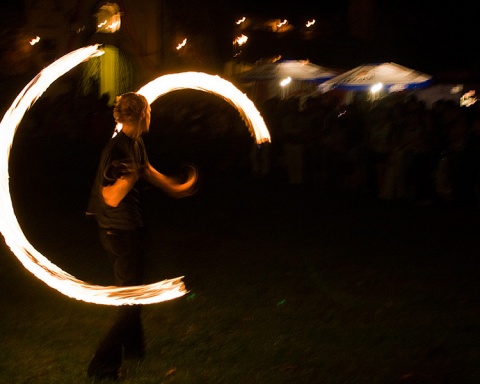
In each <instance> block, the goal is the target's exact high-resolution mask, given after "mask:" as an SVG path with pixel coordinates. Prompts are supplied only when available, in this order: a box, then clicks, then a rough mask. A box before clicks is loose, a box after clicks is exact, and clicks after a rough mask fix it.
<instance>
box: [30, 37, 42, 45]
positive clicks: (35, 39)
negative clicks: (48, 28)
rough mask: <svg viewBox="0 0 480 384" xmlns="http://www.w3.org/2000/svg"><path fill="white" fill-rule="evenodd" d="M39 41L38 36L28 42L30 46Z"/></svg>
mask: <svg viewBox="0 0 480 384" xmlns="http://www.w3.org/2000/svg"><path fill="white" fill-rule="evenodd" d="M39 41H40V36H37V37H35V38H34V39H31V40H30V41H29V43H30V45H35V44H37V43H38V42H39Z"/></svg>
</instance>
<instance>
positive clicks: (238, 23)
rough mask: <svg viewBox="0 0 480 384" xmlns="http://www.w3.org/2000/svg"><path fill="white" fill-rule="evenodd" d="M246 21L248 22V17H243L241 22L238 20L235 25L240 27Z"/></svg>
mask: <svg viewBox="0 0 480 384" xmlns="http://www.w3.org/2000/svg"><path fill="white" fill-rule="evenodd" d="M245 20H247V18H246V17H242V18H241V19H240V20H237V21H236V22H235V24H237V25H240V24H242V23H244V22H245Z"/></svg>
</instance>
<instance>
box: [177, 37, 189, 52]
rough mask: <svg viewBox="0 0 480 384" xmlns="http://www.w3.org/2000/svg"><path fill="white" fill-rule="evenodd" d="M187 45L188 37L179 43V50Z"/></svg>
mask: <svg viewBox="0 0 480 384" xmlns="http://www.w3.org/2000/svg"><path fill="white" fill-rule="evenodd" d="M185 45H187V38H185V39H183V41H182V42H181V43H180V44H178V45H177V51H178V50H179V49H182V48H183V47H184V46H185Z"/></svg>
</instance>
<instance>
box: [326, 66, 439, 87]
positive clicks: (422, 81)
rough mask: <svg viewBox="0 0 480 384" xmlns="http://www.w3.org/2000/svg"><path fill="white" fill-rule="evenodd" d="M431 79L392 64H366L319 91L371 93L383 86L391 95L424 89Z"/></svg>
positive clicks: (329, 80)
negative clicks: (337, 90)
mask: <svg viewBox="0 0 480 384" xmlns="http://www.w3.org/2000/svg"><path fill="white" fill-rule="evenodd" d="M431 79H432V76H430V75H427V74H425V73H422V72H418V71H415V70H413V69H410V68H407V67H404V66H402V65H399V64H395V63H391V62H389V63H379V64H365V65H360V66H358V67H356V68H354V69H351V70H349V71H347V72H345V73H342V74H340V75H338V76H335V77H333V78H331V79H328V80H326V81H325V82H322V83H321V84H320V85H319V86H318V89H319V91H321V92H327V91H330V90H332V89H341V90H346V91H369V90H370V89H371V88H372V86H374V85H381V86H382V87H383V90H384V91H386V92H387V93H390V92H397V91H404V90H407V89H419V88H424V87H426V86H427V85H429V84H430V82H431Z"/></svg>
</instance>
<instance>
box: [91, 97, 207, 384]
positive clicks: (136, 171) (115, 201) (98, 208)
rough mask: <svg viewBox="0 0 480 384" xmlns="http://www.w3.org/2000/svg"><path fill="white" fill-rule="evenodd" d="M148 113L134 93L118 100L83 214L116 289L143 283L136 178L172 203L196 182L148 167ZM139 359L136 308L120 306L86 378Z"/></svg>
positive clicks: (111, 373)
mask: <svg viewBox="0 0 480 384" xmlns="http://www.w3.org/2000/svg"><path fill="white" fill-rule="evenodd" d="M150 110H151V109H150V105H149V104H148V101H147V99H146V98H145V97H144V96H142V95H140V94H138V93H133V92H129V93H125V94H123V95H121V96H118V97H117V99H116V103H115V107H114V110H113V116H114V118H115V121H116V122H117V123H118V124H122V125H123V127H122V129H121V130H120V132H118V133H117V134H116V135H115V136H114V137H112V138H111V139H110V140H109V142H108V143H107V145H106V146H105V148H104V150H103V152H102V155H101V159H100V164H99V166H98V170H97V174H96V177H95V181H94V185H93V189H92V193H91V197H90V201H89V205H88V210H87V215H93V216H94V217H95V219H96V221H97V223H98V229H99V237H100V242H101V244H102V246H103V248H104V250H105V252H106V254H107V257H108V259H109V261H110V262H111V263H112V265H113V270H114V274H115V284H116V285H117V286H134V285H140V284H142V283H143V273H144V253H143V247H142V242H141V237H142V228H143V221H142V215H141V210H140V201H139V197H140V196H139V188H138V187H139V185H138V184H139V181H140V179H144V180H146V181H147V182H149V183H151V184H152V185H154V186H156V187H158V188H159V189H161V190H163V191H164V192H165V193H167V194H169V195H171V196H173V197H176V198H181V197H186V196H190V195H191V194H193V193H194V192H195V188H196V184H197V179H198V174H197V171H196V169H195V168H193V167H190V168H189V169H188V172H187V173H188V178H187V180H186V181H185V182H180V181H178V180H177V179H175V178H173V177H169V176H166V175H164V174H162V173H160V172H158V171H157V170H156V169H155V168H153V167H152V165H151V164H150V163H149V161H148V158H147V153H146V150H145V146H144V142H143V139H142V135H143V134H145V133H148V131H149V127H150ZM144 355H145V343H144V332H143V326H142V320H141V306H140V305H124V306H121V307H120V308H119V309H118V313H117V316H116V319H115V321H114V323H113V325H112V327H111V328H110V329H109V331H108V332H107V334H106V336H105V337H104V339H103V340H102V341H101V343H100V345H99V347H98V349H97V350H96V352H95V355H94V357H93V358H92V360H91V361H90V364H89V366H88V370H87V373H88V376H90V377H95V378H99V379H104V378H109V379H118V378H119V370H120V368H121V365H122V360H123V358H124V357H125V358H143V357H144Z"/></svg>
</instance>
